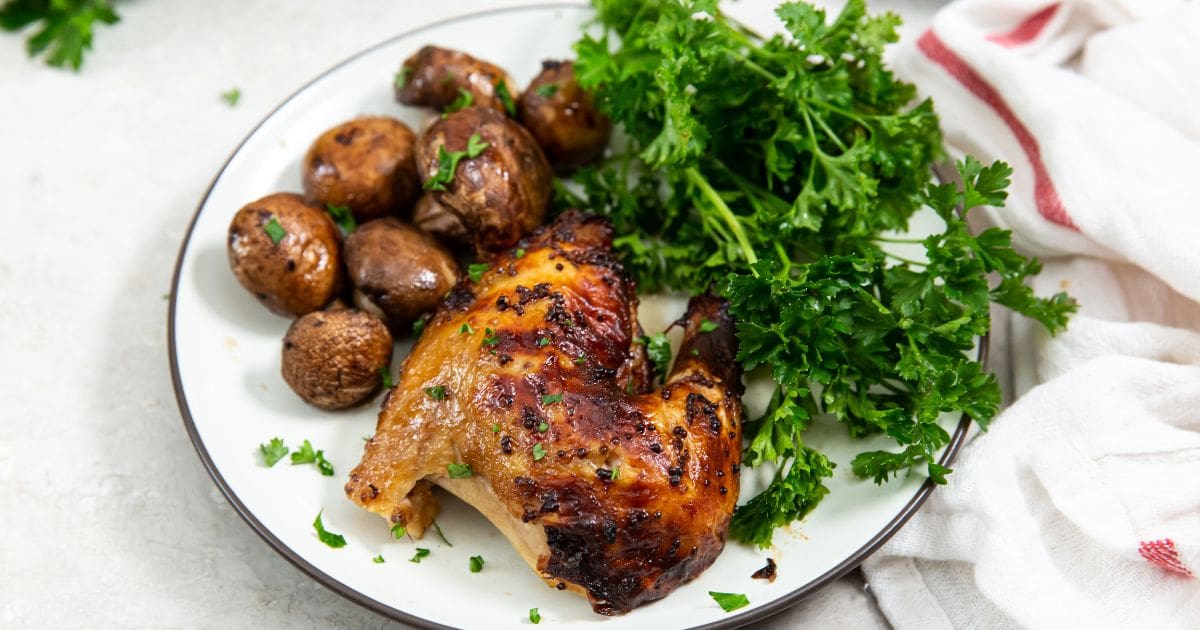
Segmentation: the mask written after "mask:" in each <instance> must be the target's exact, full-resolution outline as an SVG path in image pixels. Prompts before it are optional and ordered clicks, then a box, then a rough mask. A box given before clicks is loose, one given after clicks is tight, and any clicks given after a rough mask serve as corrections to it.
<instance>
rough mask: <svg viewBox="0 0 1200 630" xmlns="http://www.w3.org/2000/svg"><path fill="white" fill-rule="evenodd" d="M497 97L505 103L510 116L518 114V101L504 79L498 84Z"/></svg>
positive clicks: (505, 108) (505, 109)
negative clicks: (514, 98)
mask: <svg viewBox="0 0 1200 630" xmlns="http://www.w3.org/2000/svg"><path fill="white" fill-rule="evenodd" d="M496 97H497V98H499V99H500V102H501V103H502V104H503V105H504V111H506V112H508V115H509V116H516V115H517V103H516V101H514V100H513V96H512V93H511V92H509V91H508V85H507V84H506V83H505V82H504V80H503V79H501V80H500V82H499V83H497V84H496Z"/></svg>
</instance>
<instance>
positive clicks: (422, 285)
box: [344, 217, 458, 334]
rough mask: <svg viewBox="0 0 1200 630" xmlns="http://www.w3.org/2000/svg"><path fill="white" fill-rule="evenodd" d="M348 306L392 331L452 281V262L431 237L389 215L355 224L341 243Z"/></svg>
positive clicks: (422, 309)
mask: <svg viewBox="0 0 1200 630" xmlns="http://www.w3.org/2000/svg"><path fill="white" fill-rule="evenodd" d="M344 252H345V255H346V268H347V270H348V271H349V274H350V282H351V284H353V285H354V304H355V305H356V306H358V307H359V308H361V309H363V310H364V311H367V312H368V313H371V314H374V315H376V316H377V317H380V318H382V319H383V320H384V321H385V322H387V324H388V325H389V326H390V327H391V329H392V330H393V331H394V332H396V333H397V334H400V333H402V332H403V331H406V330H408V329H409V327H410V326H411V325H412V323H413V321H414V320H416V319H417V318H418V317H420V316H421V315H423V314H425V313H427V312H429V311H432V310H433V309H434V308H435V307H437V305H438V303H439V302H440V301H441V300H442V298H443V297H445V296H446V293H447V292H449V291H450V289H451V288H452V287H453V286H454V284H455V283H456V282H458V264H457V263H456V262H454V257H453V256H451V255H450V252H449V251H447V250H446V248H445V247H442V246H441V245H440V244H439V243H438V242H437V241H436V240H434V238H433V237H432V236H430V235H428V234H426V233H425V232H422V231H421V230H418V229H417V228H415V227H413V226H411V225H409V224H407V223H404V222H403V221H400V220H399V219H396V218H393V217H386V218H383V219H379V220H378V221H371V222H370V223H366V224H364V225H362V226H360V227H359V228H358V229H357V230H355V231H354V232H353V233H352V234H351V235H350V236H348V237H346V243H345V250H344Z"/></svg>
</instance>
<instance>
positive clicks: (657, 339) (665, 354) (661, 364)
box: [634, 333, 671, 380]
mask: <svg viewBox="0 0 1200 630" xmlns="http://www.w3.org/2000/svg"><path fill="white" fill-rule="evenodd" d="M634 341H635V342H637V343H640V344H643V345H645V346H646V355H647V356H649V357H650V361H651V362H653V363H654V373H655V375H657V376H658V379H659V380H666V378H667V370H669V369H671V342H670V341H668V340H667V335H666V333H655V334H653V335H650V336H649V337H647V336H645V335H643V336H641V337H638V338H637V339H635V340H634Z"/></svg>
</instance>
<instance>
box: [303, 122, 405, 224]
mask: <svg viewBox="0 0 1200 630" xmlns="http://www.w3.org/2000/svg"><path fill="white" fill-rule="evenodd" d="M416 139H417V136H416V134H414V133H413V132H412V130H411V129H409V128H408V127H407V126H406V125H405V124H404V123H402V122H400V121H399V120H396V119H394V118H388V117H386V116H364V117H362V118H355V119H354V120H351V121H348V122H344V123H342V124H340V125H338V126H336V127H334V128H333V129H330V130H329V131H326V132H325V133H323V134H321V136H320V137H318V138H317V139H316V140H315V141H314V142H313V143H312V146H311V147H309V149H308V153H307V154H306V155H305V156H304V163H303V167H302V168H303V175H304V193H305V195H307V196H308V198H309V199H311V200H313V201H314V202H316V203H317V204H318V205H320V206H321V207H325V206H326V205H327V204H329V205H334V206H346V207H348V208H350V212H352V213H353V214H354V218H355V219H357V220H358V221H359V222H364V221H370V220H371V219H377V218H379V217H382V216H386V215H390V214H401V213H402V212H405V211H407V210H408V209H409V207H411V206H412V203H413V202H414V201H416V199H417V195H419V194H421V186H420V182H418V181H417V169H416V164H415V162H413V145H414V144H415V143H416Z"/></svg>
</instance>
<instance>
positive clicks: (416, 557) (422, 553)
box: [408, 547, 429, 564]
mask: <svg viewBox="0 0 1200 630" xmlns="http://www.w3.org/2000/svg"><path fill="white" fill-rule="evenodd" d="M428 555H429V550H428V549H426V548H424V547H417V553H414V554H413V557H411V558H409V559H408V561H409V562H416V563H417V564H420V563H421V558H424V557H427V556H428Z"/></svg>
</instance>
